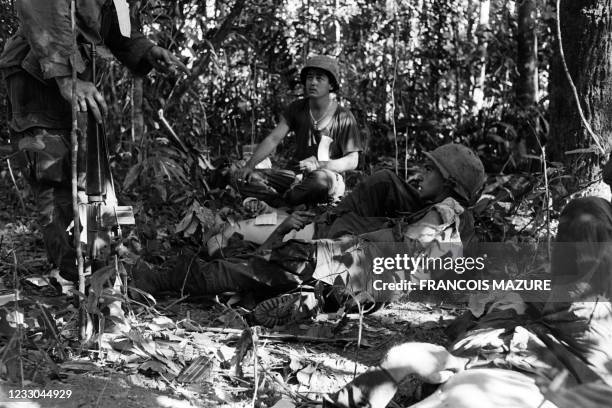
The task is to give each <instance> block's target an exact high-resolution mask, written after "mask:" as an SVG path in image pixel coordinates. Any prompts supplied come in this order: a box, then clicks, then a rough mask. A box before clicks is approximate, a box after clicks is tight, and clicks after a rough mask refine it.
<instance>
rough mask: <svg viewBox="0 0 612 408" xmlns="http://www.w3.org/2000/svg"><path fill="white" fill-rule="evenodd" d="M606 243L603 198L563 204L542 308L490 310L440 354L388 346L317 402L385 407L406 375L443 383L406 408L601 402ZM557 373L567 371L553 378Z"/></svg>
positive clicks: (608, 321)
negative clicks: (521, 312) (510, 313)
mask: <svg viewBox="0 0 612 408" xmlns="http://www.w3.org/2000/svg"><path fill="white" fill-rule="evenodd" d="M611 242H612V208H611V206H610V203H608V202H607V201H605V200H603V199H601V198H596V197H590V198H582V199H576V200H574V201H572V202H571V203H569V204H568V205H567V207H566V208H565V209H564V210H563V212H562V214H561V219H560V223H559V232H558V235H557V243H556V244H555V250H554V252H553V260H552V268H551V271H552V280H553V290H552V293H551V296H550V298H549V300H548V302H547V303H546V305H545V306H544V307H543V308H541V309H538V310H533V311H532V315H530V316H517V315H515V316H514V318H512V319H508V318H507V314H506V315H505V318H502V316H503V315H504V313H502V311H499V310H493V311H492V312H490V314H492V315H493V316H490V315H489V314H487V315H485V316H484V317H483V318H481V320H480V321H479V322H478V323H477V324H476V325H475V326H474V327H472V328H471V329H470V331H468V332H467V333H466V334H465V335H463V336H461V337H460V338H459V339H458V340H457V341H456V342H455V343H454V344H453V345H452V346H451V348H450V352H449V351H447V350H446V349H444V348H443V347H442V346H438V345H434V344H428V343H404V344H400V345H398V346H394V347H392V348H391V349H390V350H389V351H388V352H387V353H386V355H385V357H384V358H383V359H382V362H381V363H380V365H379V366H378V367H375V368H373V369H371V370H370V371H368V372H366V373H364V374H363V375H361V376H359V377H357V378H356V379H355V380H354V381H352V382H351V383H349V384H348V385H346V386H345V387H344V388H342V389H341V390H340V391H338V392H337V393H335V394H333V395H331V396H329V397H328V398H327V399H326V400H327V401H326V405H327V406H334V407H362V406H368V407H372V408H378V407H385V406H387V404H388V403H389V402H390V401H391V399H392V398H393V395H394V394H395V392H396V391H397V387H398V384H400V383H401V382H402V381H403V380H404V379H406V378H407V376H408V375H410V374H415V375H417V376H419V377H420V378H421V379H423V380H424V381H425V382H429V383H432V384H443V385H442V386H440V388H439V389H438V390H437V391H436V392H435V393H434V394H432V395H431V396H429V397H427V398H426V399H425V400H423V401H421V402H419V403H417V404H415V405H413V407H427V408H438V407H439V408H442V407H454V408H463V407H466V408H467V407H470V408H474V407H483V408H484V407H499V408H503V407H508V408H510V407H512V408H519V407H533V408H536V407H551V408H552V407H555V406H559V407H569V406H570V405H569V404H570V403H571V401H579V402H580V404H579V405H573V406H580V407H595V406H601V407H603V406H607V405H598V404H599V402H601V401H607V402H608V403H609V396H610V395H612V391H611V390H612V388H611V386H612V304H611V302H610V296H612V269H611V267H612V248H611ZM532 309H536V308H535V307H532ZM496 313H498V316H495V314H496ZM512 323H514V324H513V325H510V324H512ZM509 325H510V326H509ZM500 367H503V368H500ZM564 370H566V374H567V375H568V377H567V379H565V380H564V381H563V382H561V383H558V382H559V381H560V380H559V379H560V378H563V376H559V374H560V373H563V372H564ZM555 379H556V380H557V381H553V380H555ZM580 384H583V385H580ZM560 387H562V389H564V390H565V391H564V392H562V393H560V392H558V391H560ZM542 390H544V391H545V392H544V393H543V392H542ZM549 400H552V401H554V402H555V404H557V405H554V404H553V403H551V402H550V401H549Z"/></svg>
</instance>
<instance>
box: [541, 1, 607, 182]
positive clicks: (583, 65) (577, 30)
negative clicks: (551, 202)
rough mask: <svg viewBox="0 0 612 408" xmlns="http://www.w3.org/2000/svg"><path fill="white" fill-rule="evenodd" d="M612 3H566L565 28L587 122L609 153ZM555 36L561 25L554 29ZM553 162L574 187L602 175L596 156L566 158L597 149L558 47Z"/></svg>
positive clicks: (552, 102)
mask: <svg viewBox="0 0 612 408" xmlns="http://www.w3.org/2000/svg"><path fill="white" fill-rule="evenodd" d="M611 10H612V0H562V1H561V5H560V10H559V12H560V26H561V38H562V45H563V51H564V54H565V61H566V63H567V68H568V71H569V74H570V75H571V77H572V80H573V82H574V84H575V86H576V90H577V92H578V97H579V99H580V104H581V106H582V110H583V112H584V115H585V118H586V120H587V122H588V123H589V124H590V126H591V129H592V130H593V132H594V133H595V134H596V135H598V136H599V138H600V140H601V141H602V143H603V145H604V148H605V149H607V150H609V146H610V139H611V137H612V114H611V112H612V12H611ZM553 31H554V32H556V27H555V29H554V30H553ZM549 93H550V136H549V137H550V140H551V143H550V146H549V149H548V150H549V151H550V153H551V157H550V159H551V160H555V161H560V162H563V163H564V164H565V166H566V168H567V169H571V172H567V173H570V174H571V175H573V176H576V178H577V179H576V180H574V183H572V185H571V186H569V187H570V189H573V188H575V187H576V186H577V184H578V183H579V181H580V182H588V181H590V180H592V179H594V178H595V177H596V176H599V164H600V163H599V159H600V158H599V156H598V155H597V153H583V154H571V155H566V154H565V152H566V151H569V150H575V149H579V148H587V147H590V146H593V145H594V141H593V138H592V137H591V136H590V135H589V133H588V132H587V130H586V128H585V126H584V124H583V123H582V121H581V119H580V116H579V112H578V109H577V105H576V100H575V98H574V95H573V92H572V89H571V87H570V84H569V82H568V79H567V77H566V74H565V70H564V68H563V63H562V60H561V57H560V54H559V47H558V44H557V46H556V47H555V55H554V58H553V61H552V65H551V73H550V87H549Z"/></svg>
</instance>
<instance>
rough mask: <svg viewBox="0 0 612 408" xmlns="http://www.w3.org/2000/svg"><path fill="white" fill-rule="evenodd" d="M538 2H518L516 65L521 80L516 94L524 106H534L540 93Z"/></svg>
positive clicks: (526, 0) (525, 0) (528, 0)
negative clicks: (537, 33)
mask: <svg viewBox="0 0 612 408" xmlns="http://www.w3.org/2000/svg"><path fill="white" fill-rule="evenodd" d="M536 11H537V10H536V2H535V0H522V1H519V2H518V3H517V15H518V35H517V59H516V66H517V70H518V74H519V80H518V82H517V86H516V96H517V99H518V102H519V104H520V105H521V107H523V108H528V107H530V106H533V105H534V104H535V103H536V101H537V95H538V58H537V55H538V54H537V53H538V42H537V35H536Z"/></svg>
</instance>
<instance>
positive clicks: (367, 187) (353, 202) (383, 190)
mask: <svg viewBox="0 0 612 408" xmlns="http://www.w3.org/2000/svg"><path fill="white" fill-rule="evenodd" d="M422 206H423V204H422V202H421V200H420V198H419V194H418V191H417V190H416V189H414V188H413V187H411V186H410V185H408V184H407V183H405V182H404V181H403V180H401V179H400V178H399V177H398V176H397V175H395V173H393V172H392V171H391V170H381V171H378V172H376V173H374V174H373V175H371V176H369V177H367V178H366V179H365V180H363V181H362V182H360V183H359V184H357V186H355V188H354V189H353V190H352V191H351V193H350V194H348V195H347V196H345V197H344V199H343V200H342V201H341V202H340V204H338V208H337V209H336V210H335V211H336V212H337V213H338V214H342V213H347V212H353V213H355V214H357V215H359V216H362V217H393V216H395V215H396V214H397V213H398V212H413V211H418V210H420V209H421V208H422Z"/></svg>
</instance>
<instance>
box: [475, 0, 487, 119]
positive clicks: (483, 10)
mask: <svg viewBox="0 0 612 408" xmlns="http://www.w3.org/2000/svg"><path fill="white" fill-rule="evenodd" d="M490 8H491V0H482V1H481V2H480V19H479V22H478V33H479V35H478V51H479V54H480V63H479V64H478V67H477V71H476V78H475V81H474V91H473V93H472V102H473V110H474V112H475V113H478V112H479V111H480V110H481V109H482V107H483V104H484V87H485V75H486V72H487V63H486V59H487V40H486V31H487V29H488V28H489V10H490Z"/></svg>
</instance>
